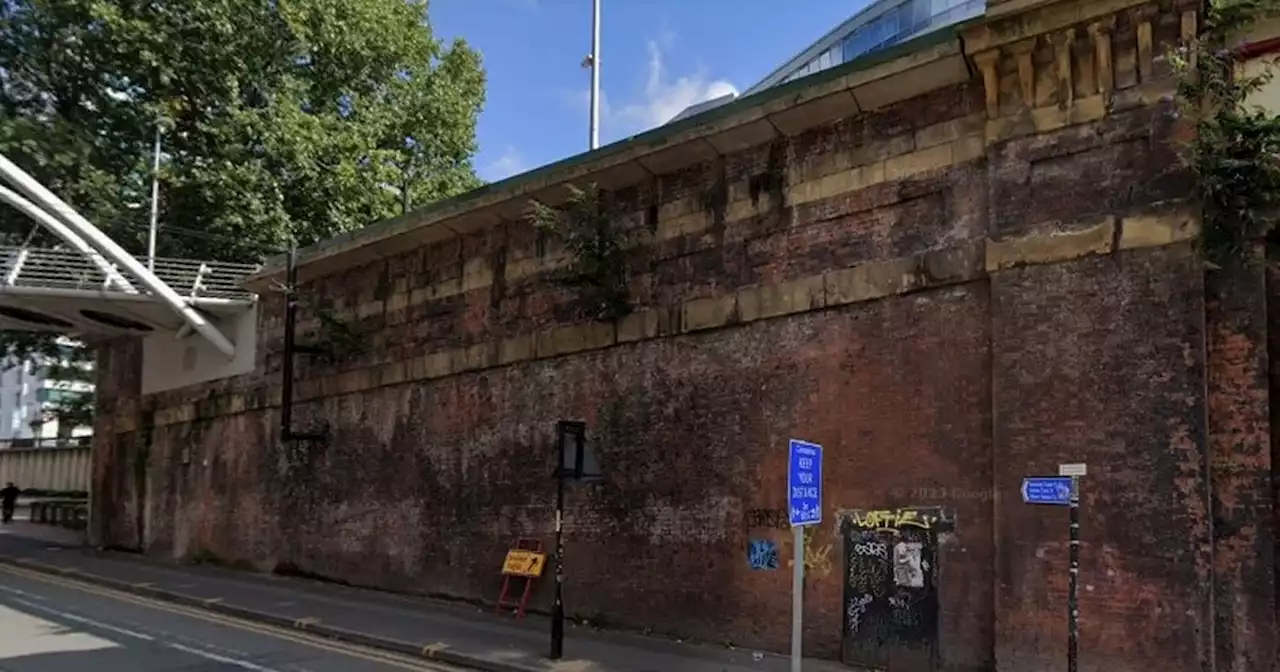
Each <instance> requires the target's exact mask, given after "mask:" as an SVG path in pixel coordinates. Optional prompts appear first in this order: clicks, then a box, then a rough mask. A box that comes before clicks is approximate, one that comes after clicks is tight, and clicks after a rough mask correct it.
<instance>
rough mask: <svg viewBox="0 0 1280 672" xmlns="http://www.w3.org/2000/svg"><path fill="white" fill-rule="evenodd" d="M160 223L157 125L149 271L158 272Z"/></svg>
mask: <svg viewBox="0 0 1280 672" xmlns="http://www.w3.org/2000/svg"><path fill="white" fill-rule="evenodd" d="M159 221H160V124H158V123H157V124H156V146H155V154H154V156H153V157H152V159H151V228H150V229H149V230H148V231H147V270H150V271H155V270H156V228H157V226H158V225H159Z"/></svg>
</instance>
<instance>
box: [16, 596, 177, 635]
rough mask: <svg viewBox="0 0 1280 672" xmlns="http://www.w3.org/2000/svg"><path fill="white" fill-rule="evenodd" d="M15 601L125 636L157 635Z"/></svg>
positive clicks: (30, 602)
mask: <svg viewBox="0 0 1280 672" xmlns="http://www.w3.org/2000/svg"><path fill="white" fill-rule="evenodd" d="M13 601H14V602H17V603H18V604H21V605H22V606H24V607H29V608H31V609H35V610H36V611H43V612H44V613H46V614H49V615H50V616H57V617H58V618H61V619H64V620H67V621H71V622H72V623H80V624H83V625H87V626H90V627H93V628H98V629H99V630H106V631H107V632H114V633H116V634H117V635H124V636H125V637H132V638H134V639H140V640H142V641H144V642H154V641H155V639H156V638H155V637H152V636H151V635H148V634H146V633H145V632H134V631H133V630H128V629H126V628H120V627H116V626H114V625H111V624H109V623H103V622H101V621H95V620H93V619H92V618H85V617H84V616H77V615H75V614H71V613H68V612H65V611H60V610H58V609H54V608H52V607H46V606H44V605H43V604H36V603H35V602H32V601H30V600H24V599H22V598H14V600H13Z"/></svg>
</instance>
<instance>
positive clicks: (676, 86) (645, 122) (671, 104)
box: [617, 41, 738, 130]
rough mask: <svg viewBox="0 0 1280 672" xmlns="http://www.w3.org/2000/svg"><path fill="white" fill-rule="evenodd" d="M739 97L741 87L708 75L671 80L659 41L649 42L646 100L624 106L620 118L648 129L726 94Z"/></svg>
mask: <svg viewBox="0 0 1280 672" xmlns="http://www.w3.org/2000/svg"><path fill="white" fill-rule="evenodd" d="M730 93H732V94H735V95H736V94H737V93H738V88H737V87H735V86H734V85H733V84H732V83H731V82H729V81H726V80H723V79H709V78H708V77H707V76H706V73H705V72H701V71H699V72H694V73H693V74H689V75H684V76H681V77H677V78H675V79H674V80H671V79H669V78H668V75H667V71H666V67H665V66H664V64H663V58H662V49H661V48H660V47H659V46H658V43H657V42H653V41H651V42H649V66H648V73H647V77H646V78H645V86H644V99H643V100H642V101H639V102H636V103H632V104H629V105H625V106H623V107H622V108H621V109H619V110H618V115H617V116H618V119H619V121H622V122H623V123H628V124H632V125H634V126H636V127H637V128H638V129H639V130H648V129H650V128H653V127H654V126H660V125H662V124H665V123H667V122H668V121H671V118H672V117H674V116H676V115H677V114H680V113H681V112H683V111H684V109H685V108H686V107H689V106H690V105H695V104H697V103H701V102H703V101H707V100H711V99H712V98H719V97H720V96H723V95H726V94H730Z"/></svg>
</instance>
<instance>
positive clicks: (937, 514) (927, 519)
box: [841, 508, 945, 533]
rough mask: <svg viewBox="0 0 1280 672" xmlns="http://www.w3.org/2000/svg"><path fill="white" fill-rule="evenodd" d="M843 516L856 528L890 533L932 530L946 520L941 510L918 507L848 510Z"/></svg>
mask: <svg viewBox="0 0 1280 672" xmlns="http://www.w3.org/2000/svg"><path fill="white" fill-rule="evenodd" d="M841 516H842V517H843V518H844V519H845V520H847V521H849V522H850V523H851V524H852V525H853V526H854V527H856V528H859V529H863V530H883V531H886V532H890V533H895V532H897V531H900V530H901V529H903V528H917V529H921V530H932V529H934V528H935V527H937V526H938V525H939V524H940V523H943V522H945V520H944V518H943V517H942V512H941V511H938V510H929V509H917V508H903V509H871V510H868V511H848V512H842V513H841Z"/></svg>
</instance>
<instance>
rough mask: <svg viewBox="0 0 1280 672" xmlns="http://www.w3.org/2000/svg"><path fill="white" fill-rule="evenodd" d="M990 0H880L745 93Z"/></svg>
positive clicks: (712, 104) (974, 12)
mask: <svg viewBox="0 0 1280 672" xmlns="http://www.w3.org/2000/svg"><path fill="white" fill-rule="evenodd" d="M985 8H986V0H880V1H879V2H873V3H872V4H871V5H870V6H868V7H866V8H865V9H863V10H862V11H860V12H858V13H856V14H854V15H853V16H852V17H851V18H850V19H849V20H847V21H845V22H844V23H842V24H840V25H839V26H836V27H835V29H833V30H832V31H831V32H829V33H827V34H826V35H824V36H823V37H822V38H821V39H819V40H818V41H817V42H814V43H813V44H811V45H809V46H808V47H806V48H805V49H804V50H803V51H801V52H800V53H799V54H796V56H795V57H794V58H792V59H791V60H789V61H787V62H786V63H783V64H782V65H780V66H778V68H777V69H775V70H774V71H773V72H771V73H769V75H768V76H767V77H765V78H764V79H762V80H760V81H759V82H758V83H756V84H755V85H754V86H752V87H751V88H749V89H747V90H746V91H744V92H743V93H742V95H744V96H749V95H752V94H754V93H759V92H761V91H764V90H765V89H768V88H771V87H774V86H778V85H779V84H786V83H787V82H791V81H794V80H797V79H800V78H801V77H806V76H808V75H812V74H814V73H816V72H821V71H823V70H826V69H827V68H832V67H835V66H837V65H840V64H841V63H848V62H849V61H852V60H853V59H855V58H858V57H860V56H865V55H867V54H870V53H873V52H875V51H879V50H881V49H886V48H888V47H892V46H894V45H895V44H901V43H902V42H905V41H907V40H910V39H911V38H913V37H917V36H919V35H923V34H925V33H928V32H931V31H934V30H937V29H939V28H942V27H945V26H950V25H954V24H956V23H959V22H961V21H964V20H966V19H971V18H973V17H975V16H978V15H980V14H982V12H983V11H984V10H985ZM734 100H735V96H722V97H720V98H715V99H713V100H708V101H704V102H701V103H698V104H696V105H690V106H689V107H687V108H685V109H684V111H682V112H681V113H680V114H678V115H676V116H675V117H673V118H672V119H671V121H669V122H667V123H671V122H675V121H679V120H681V119H685V118H687V117H692V116H694V115H697V114H701V113H702V112H706V111H707V110H710V109H712V108H716V107H720V106H721V105H724V104H726V103H730V102H733V101H734Z"/></svg>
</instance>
